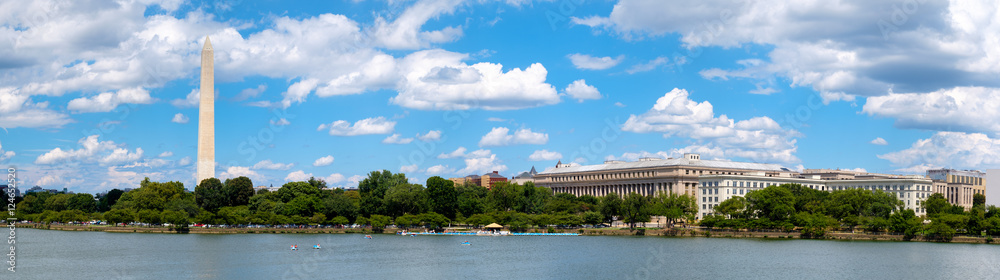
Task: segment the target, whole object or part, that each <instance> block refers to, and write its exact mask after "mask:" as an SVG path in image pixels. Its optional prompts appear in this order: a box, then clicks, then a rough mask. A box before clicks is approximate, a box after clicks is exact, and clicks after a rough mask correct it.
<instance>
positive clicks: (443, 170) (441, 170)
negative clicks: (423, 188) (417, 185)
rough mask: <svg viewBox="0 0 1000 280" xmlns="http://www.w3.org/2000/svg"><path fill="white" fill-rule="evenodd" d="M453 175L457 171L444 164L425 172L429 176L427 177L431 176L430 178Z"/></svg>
mask: <svg viewBox="0 0 1000 280" xmlns="http://www.w3.org/2000/svg"><path fill="white" fill-rule="evenodd" d="M452 173H455V169H454V168H451V167H448V165H443V164H439V165H435V166H431V167H428V168H427V170H424V174H427V175H430V176H436V175H445V174H452Z"/></svg>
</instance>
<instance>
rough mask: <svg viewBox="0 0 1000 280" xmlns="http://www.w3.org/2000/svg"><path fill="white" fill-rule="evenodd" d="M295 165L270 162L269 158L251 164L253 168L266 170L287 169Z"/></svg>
mask: <svg viewBox="0 0 1000 280" xmlns="http://www.w3.org/2000/svg"><path fill="white" fill-rule="evenodd" d="M293 166H295V164H294V163H278V162H272V161H271V160H269V159H265V160H262V161H259V162H257V163H256V164H254V165H253V167H251V168H253V169H267V170H288V169H291V168H292V167H293Z"/></svg>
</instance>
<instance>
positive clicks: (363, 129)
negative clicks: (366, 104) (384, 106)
mask: <svg viewBox="0 0 1000 280" xmlns="http://www.w3.org/2000/svg"><path fill="white" fill-rule="evenodd" d="M395 127H396V122H395V121H390V120H388V119H386V118H385V117H376V118H367V119H363V120H359V121H356V122H354V124H353V125H352V124H351V123H350V122H348V121H345V120H338V121H335V122H333V123H331V124H321V125H319V127H318V128H316V130H317V131H322V130H324V129H329V131H330V135H334V136H356V135H367V134H389V133H391V132H392V131H393V129H394V128H395Z"/></svg>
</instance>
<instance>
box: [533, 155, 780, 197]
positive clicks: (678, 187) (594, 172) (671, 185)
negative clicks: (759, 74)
mask: <svg viewBox="0 0 1000 280" xmlns="http://www.w3.org/2000/svg"><path fill="white" fill-rule="evenodd" d="M749 173H762V174H765V175H766V176H784V177H790V176H792V175H793V174H796V172H794V171H791V170H789V169H787V168H784V167H782V166H781V165H777V164H767V163H751V162H735V161H721V160H703V159H701V156H700V155H698V154H684V157H683V158H668V159H661V158H641V159H639V160H638V161H633V162H624V161H611V160H609V161H605V162H604V164H597V165H569V164H562V163H559V164H557V165H556V168H554V169H550V170H546V171H543V172H540V173H538V175H535V185H539V186H544V187H548V188H551V189H552V192H554V193H570V194H573V195H577V196H580V195H593V196H604V195H606V194H608V193H612V192H613V193H616V194H618V195H625V194H629V193H632V192H635V193H639V194H642V195H654V194H656V193H659V192H666V193H677V194H688V195H695V196H697V192H698V177H699V176H703V175H746V174H749Z"/></svg>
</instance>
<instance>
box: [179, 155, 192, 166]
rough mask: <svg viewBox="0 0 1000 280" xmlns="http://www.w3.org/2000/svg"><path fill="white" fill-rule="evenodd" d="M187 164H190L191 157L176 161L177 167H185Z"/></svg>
mask: <svg viewBox="0 0 1000 280" xmlns="http://www.w3.org/2000/svg"><path fill="white" fill-rule="evenodd" d="M188 164H191V157H184V158H182V159H181V160H179V161H177V165H179V166H186V165H188Z"/></svg>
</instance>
